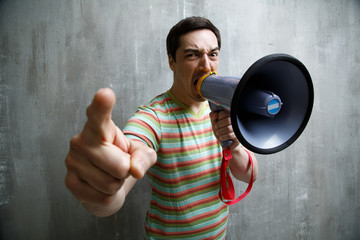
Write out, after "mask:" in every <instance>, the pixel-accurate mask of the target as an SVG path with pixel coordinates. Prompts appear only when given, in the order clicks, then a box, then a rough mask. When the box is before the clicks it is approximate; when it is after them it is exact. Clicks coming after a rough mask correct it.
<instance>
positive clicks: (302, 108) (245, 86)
mask: <svg viewBox="0 0 360 240" xmlns="http://www.w3.org/2000/svg"><path fill="white" fill-rule="evenodd" d="M196 88H197V91H198V93H199V94H200V95H201V96H203V97H204V98H206V99H207V100H209V102H210V106H211V109H212V111H220V110H227V111H229V112H230V115H231V123H232V127H233V129H234V132H235V135H236V137H237V138H238V140H239V141H240V143H241V144H242V145H244V146H245V147H246V148H247V149H249V150H251V151H253V152H255V153H260V154H271V153H276V152H279V151H281V150H283V149H285V148H287V147H288V146H290V145H291V144H292V143H293V142H294V141H295V140H296V139H297V138H298V137H299V136H300V135H301V133H302V132H303V130H304V129H305V127H306V125H307V123H308V121H309V119H310V115H311V111H312V107H313V101H314V89H313V84H312V80H311V77H310V74H309V72H308V71H307V69H306V67H305V66H304V65H303V64H302V63H301V62H300V61H299V60H297V59H296V58H294V57H292V56H290V55H287V54H271V55H268V56H265V57H263V58H261V59H259V60H258V61H256V62H255V63H254V64H253V65H251V67H250V68H249V69H248V70H247V71H246V72H245V74H244V75H243V76H242V77H232V76H218V75H217V74H216V73H215V72H212V73H210V74H208V75H205V76H203V77H202V78H201V79H200V80H199V81H198V83H197V86H196ZM222 145H223V146H229V145H231V141H230V142H229V141H224V142H222Z"/></svg>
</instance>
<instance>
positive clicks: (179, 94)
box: [169, 86, 205, 114]
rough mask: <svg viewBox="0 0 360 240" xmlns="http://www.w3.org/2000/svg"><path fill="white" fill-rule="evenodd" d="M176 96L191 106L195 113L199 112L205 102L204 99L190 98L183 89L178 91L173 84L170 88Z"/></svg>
mask: <svg viewBox="0 0 360 240" xmlns="http://www.w3.org/2000/svg"><path fill="white" fill-rule="evenodd" d="M169 91H170V92H171V94H172V95H174V97H176V98H177V99H178V100H179V101H181V102H182V103H183V104H184V105H186V106H187V107H188V108H190V109H191V110H192V111H193V112H194V113H196V114H198V113H199V112H200V110H201V109H202V107H203V104H205V102H204V101H196V100H194V99H191V98H189V97H188V96H186V95H185V94H184V92H183V91H176V88H175V87H174V86H172V87H171V88H170V90H169Z"/></svg>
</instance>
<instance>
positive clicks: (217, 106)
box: [209, 101, 233, 148]
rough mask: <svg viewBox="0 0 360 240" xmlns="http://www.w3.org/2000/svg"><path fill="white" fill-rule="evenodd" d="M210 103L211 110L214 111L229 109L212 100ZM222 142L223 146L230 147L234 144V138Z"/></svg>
mask: <svg viewBox="0 0 360 240" xmlns="http://www.w3.org/2000/svg"><path fill="white" fill-rule="evenodd" d="M209 105H210V109H211V111H213V112H220V111H227V110H226V109H225V108H223V107H222V106H219V105H216V104H214V103H212V102H210V101H209ZM220 144H221V146H222V147H223V148H226V147H230V146H231V145H232V144H233V140H225V141H221V142H220Z"/></svg>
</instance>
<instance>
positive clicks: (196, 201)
mask: <svg viewBox="0 0 360 240" xmlns="http://www.w3.org/2000/svg"><path fill="white" fill-rule="evenodd" d="M204 106H205V105H204ZM205 107H206V108H204V109H203V110H202V111H201V112H200V113H199V114H198V115H195V114H194V113H193V112H192V111H191V110H189V109H187V108H186V106H184V105H182V104H181V103H179V101H178V100H177V99H175V98H174V96H172V95H171V93H170V92H167V93H164V94H162V95H159V96H157V97H156V98H154V99H153V100H152V101H150V103H149V104H148V105H147V106H142V107H140V108H139V109H138V111H137V112H136V113H135V115H134V116H133V117H132V118H131V119H130V120H129V121H128V123H127V124H126V126H125V128H124V133H125V135H126V136H127V137H128V138H130V139H136V140H140V141H142V142H144V143H145V144H147V145H148V146H149V147H152V148H153V149H154V150H155V151H156V152H157V155H158V160H157V162H156V164H155V165H154V166H153V167H151V168H150V169H149V171H148V173H147V175H148V177H149V179H150V183H151V188H152V199H151V202H150V208H149V211H148V213H147V217H146V223H145V229H146V234H147V235H146V236H145V238H146V239H177V238H180V239H181V238H182V239H224V238H225V234H226V226H227V220H228V214H229V212H228V211H229V210H228V207H227V205H225V204H223V203H222V202H221V201H220V200H219V198H218V191H219V179H220V176H219V175H220V174H219V171H220V164H221V148H220V146H219V143H218V141H217V140H216V138H215V137H214V134H213V132H212V128H211V122H210V119H209V107H208V105H206V106H205Z"/></svg>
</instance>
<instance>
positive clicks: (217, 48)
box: [184, 47, 220, 53]
mask: <svg viewBox="0 0 360 240" xmlns="http://www.w3.org/2000/svg"><path fill="white" fill-rule="evenodd" d="M219 50H220V48H219V47H216V48H213V49H212V50H211V51H210V52H215V51H219ZM187 52H201V51H200V50H199V49H197V48H187V49H185V50H184V53H187Z"/></svg>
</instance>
